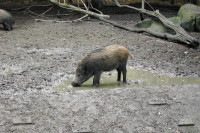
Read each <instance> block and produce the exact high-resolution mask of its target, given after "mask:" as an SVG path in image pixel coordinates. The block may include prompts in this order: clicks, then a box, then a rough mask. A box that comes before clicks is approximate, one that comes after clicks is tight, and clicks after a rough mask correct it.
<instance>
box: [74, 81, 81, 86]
mask: <svg viewBox="0 0 200 133" xmlns="http://www.w3.org/2000/svg"><path fill="white" fill-rule="evenodd" d="M72 86H73V87H80V86H81V85H80V84H78V83H75V82H72Z"/></svg>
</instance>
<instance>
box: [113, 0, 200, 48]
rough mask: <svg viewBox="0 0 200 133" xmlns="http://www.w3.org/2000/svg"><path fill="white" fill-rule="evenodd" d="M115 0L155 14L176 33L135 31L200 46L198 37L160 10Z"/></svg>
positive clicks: (146, 30) (149, 14) (141, 11)
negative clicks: (191, 34) (150, 9)
mask: <svg viewBox="0 0 200 133" xmlns="http://www.w3.org/2000/svg"><path fill="white" fill-rule="evenodd" d="M114 1H115V3H116V5H117V6H118V7H127V8H130V9H134V10H137V11H139V12H140V13H144V14H147V15H148V16H153V17H155V18H157V19H159V20H160V22H162V23H163V25H164V26H166V27H167V28H169V29H171V30H173V31H174V33H175V34H170V33H159V32H155V31H153V30H150V29H146V28H139V29H138V28H137V29H132V31H135V32H147V33H149V34H152V35H154V36H157V37H161V38H165V39H169V40H172V41H179V42H183V43H186V44H188V45H190V46H192V47H198V46H199V41H198V40H197V39H196V38H194V37H192V36H190V35H189V34H188V33H187V32H186V31H185V30H184V29H183V28H182V27H180V26H178V25H175V24H173V23H172V22H171V21H169V20H168V19H167V18H166V17H165V16H163V15H162V14H160V13H159V11H158V10H156V11H149V10H146V9H144V6H142V8H136V7H132V6H129V5H121V4H120V3H119V2H118V0H114ZM142 1H145V0H142ZM143 3H144V2H143ZM155 21H156V20H155ZM118 26H119V25H118ZM136 26H137V24H136ZM135 28H136V27H135Z"/></svg>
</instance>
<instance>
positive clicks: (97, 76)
mask: <svg viewBox="0 0 200 133" xmlns="http://www.w3.org/2000/svg"><path fill="white" fill-rule="evenodd" d="M100 77H101V72H96V73H95V74H94V79H93V86H96V87H97V86H99V81H100Z"/></svg>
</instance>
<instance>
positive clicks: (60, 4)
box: [50, 0, 109, 18]
mask: <svg viewBox="0 0 200 133" xmlns="http://www.w3.org/2000/svg"><path fill="white" fill-rule="evenodd" d="M50 1H51V2H52V3H53V4H55V5H58V6H60V7H62V8H66V9H71V10H74V11H78V12H81V13H83V14H88V15H91V16H94V17H96V18H109V15H103V14H98V13H94V12H92V11H89V10H88V11H87V10H84V9H81V8H78V7H76V6H73V5H70V4H66V3H59V2H58V1H56V0H50Z"/></svg>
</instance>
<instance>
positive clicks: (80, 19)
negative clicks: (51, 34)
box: [35, 14, 88, 23]
mask: <svg viewBox="0 0 200 133" xmlns="http://www.w3.org/2000/svg"><path fill="white" fill-rule="evenodd" d="M86 17H88V15H87V14H86V15H84V16H83V17H81V18H78V19H75V20H72V21H64V20H45V19H35V21H36V22H54V23H74V22H78V21H82V20H83V19H84V18H86Z"/></svg>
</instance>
